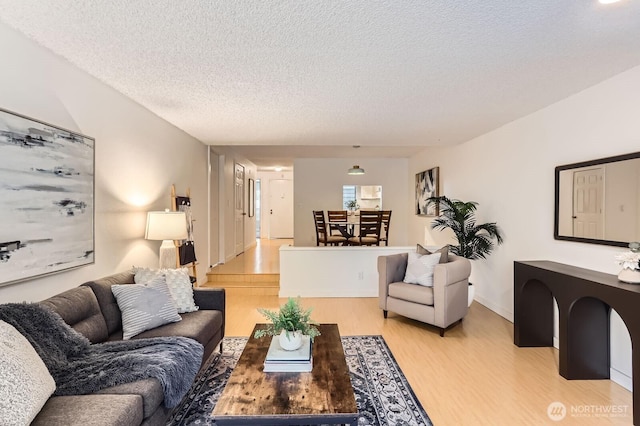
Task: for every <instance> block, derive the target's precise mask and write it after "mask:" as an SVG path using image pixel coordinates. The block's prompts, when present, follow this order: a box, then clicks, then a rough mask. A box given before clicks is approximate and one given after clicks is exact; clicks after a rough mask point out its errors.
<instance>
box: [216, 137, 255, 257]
mask: <svg viewBox="0 0 640 426" xmlns="http://www.w3.org/2000/svg"><path fill="white" fill-rule="evenodd" d="M211 150H212V154H213V155H212V157H215V156H219V157H220V158H222V159H223V162H224V165H223V166H222V167H219V170H218V176H217V179H215V180H216V183H215V185H219V187H220V189H219V194H218V195H219V197H220V198H219V203H218V207H219V210H218V212H217V214H218V217H219V218H220V225H221V226H220V228H219V232H218V235H219V238H220V254H219V259H218V260H219V262H221V263H224V262H228V261H230V260H231V259H233V258H234V257H236V251H235V247H236V245H235V241H236V236H235V233H236V225H235V204H234V196H235V195H234V192H235V191H234V185H235V164H236V163H237V164H241V165H243V166H244V189H245V200H244V202H245V204H244V205H245V211H248V210H246V209H247V208H248V196H247V194H248V192H247V191H248V190H249V178H251V179H253V180H255V179H256V173H257V167H256V165H255V164H253V163H252V162H251V161H249V160H248V159H247V158H246V157H244V156H242V155H240V154H238V153H236V152H235V151H233V148H231V147H222V146H215V147H211ZM213 181H214V177H213V176H212V182H213ZM212 184H213V183H212ZM243 241H244V249H245V250H246V249H248V248H250V247H252V246H254V245H255V244H256V219H255V216H254V217H249V215H248V214H247V215H245V216H244V240H243ZM214 263H216V262H214Z"/></svg>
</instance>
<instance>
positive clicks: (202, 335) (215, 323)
mask: <svg viewBox="0 0 640 426" xmlns="http://www.w3.org/2000/svg"><path fill="white" fill-rule="evenodd" d="M181 317H182V321H180V322H173V323H169V324H165V325H162V326H160V327H156V328H153V329H151V330H147V331H143V332H142V333H140V334H138V335H136V336H134V337H133V338H134V339H145V338H148V337H164V336H182V337H189V338H191V339H194V340H196V341H198V342H199V343H201V344H202V345H203V346H206V345H207V343H208V342H209V340H211V339H212V338H213V336H215V334H216V332H218V331H219V330H220V327H221V326H222V320H223V317H222V312H220V311H209V310H201V311H197V312H188V313H186V314H181ZM120 339H122V331H117V332H115V333H114V334H112V335H111V336H109V340H120Z"/></svg>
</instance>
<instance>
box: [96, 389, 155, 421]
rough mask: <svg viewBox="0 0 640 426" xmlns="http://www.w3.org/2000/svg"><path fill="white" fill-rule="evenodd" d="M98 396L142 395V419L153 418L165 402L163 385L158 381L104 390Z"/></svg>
mask: <svg viewBox="0 0 640 426" xmlns="http://www.w3.org/2000/svg"><path fill="white" fill-rule="evenodd" d="M96 394H108V395H140V396H141V397H142V411H143V413H142V417H144V418H145V419H146V418H148V417H149V416H151V415H152V414H153V413H154V412H155V411H156V410H157V409H158V407H160V405H161V404H162V401H164V393H163V391H162V385H161V384H160V382H159V381H158V380H157V379H143V380H138V381H135V382H133V383H125V384H122V385H118V386H112V387H110V388H106V389H102V390H100V391H98V392H96Z"/></svg>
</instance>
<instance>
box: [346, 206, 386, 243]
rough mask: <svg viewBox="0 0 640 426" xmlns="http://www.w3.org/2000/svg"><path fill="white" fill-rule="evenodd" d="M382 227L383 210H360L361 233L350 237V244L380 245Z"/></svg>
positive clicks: (359, 229) (359, 228)
mask: <svg viewBox="0 0 640 426" xmlns="http://www.w3.org/2000/svg"><path fill="white" fill-rule="evenodd" d="M381 228H382V213H381V212H379V211H373V210H360V223H359V226H358V231H359V234H358V235H357V236H354V237H351V238H349V244H350V245H354V246H379V245H380V230H381Z"/></svg>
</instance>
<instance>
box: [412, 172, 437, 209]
mask: <svg viewBox="0 0 640 426" xmlns="http://www.w3.org/2000/svg"><path fill="white" fill-rule="evenodd" d="M439 174H440V169H439V168H438V167H434V168H432V169H429V170H425V171H424V172H420V173H416V208H415V211H416V214H417V215H418V216H438V214H439V213H440V212H439V211H438V210H439V209H438V206H437V205H435V204H431V205H429V206H427V199H429V197H438V196H439V191H438V188H439V186H440V182H439Z"/></svg>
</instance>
